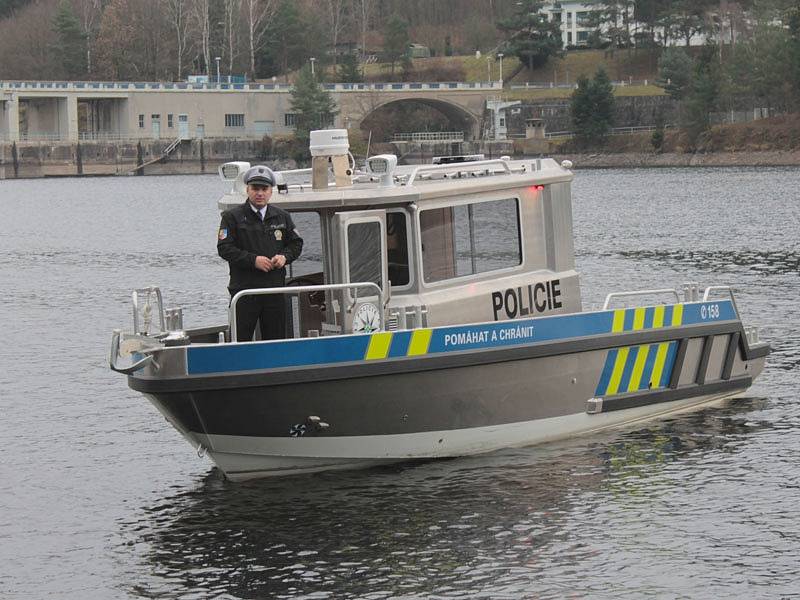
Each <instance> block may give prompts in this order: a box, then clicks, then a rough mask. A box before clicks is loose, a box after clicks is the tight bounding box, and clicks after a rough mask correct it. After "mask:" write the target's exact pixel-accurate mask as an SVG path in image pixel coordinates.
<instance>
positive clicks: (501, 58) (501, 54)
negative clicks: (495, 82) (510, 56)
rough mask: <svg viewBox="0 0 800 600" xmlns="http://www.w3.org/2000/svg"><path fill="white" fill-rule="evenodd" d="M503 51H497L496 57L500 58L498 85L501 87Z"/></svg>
mask: <svg viewBox="0 0 800 600" xmlns="http://www.w3.org/2000/svg"><path fill="white" fill-rule="evenodd" d="M503 56H504V55H503V53H502V52H498V53H497V58H499V59H500V87H503Z"/></svg>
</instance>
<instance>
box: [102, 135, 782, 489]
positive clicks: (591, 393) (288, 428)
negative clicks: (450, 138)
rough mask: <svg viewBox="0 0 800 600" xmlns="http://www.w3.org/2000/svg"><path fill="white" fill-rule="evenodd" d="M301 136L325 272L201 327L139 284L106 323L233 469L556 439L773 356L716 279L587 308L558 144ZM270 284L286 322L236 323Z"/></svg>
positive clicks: (732, 390) (664, 408)
mask: <svg viewBox="0 0 800 600" xmlns="http://www.w3.org/2000/svg"><path fill="white" fill-rule="evenodd" d="M320 140H322V141H320ZM311 150H312V156H314V164H313V166H312V169H309V170H305V171H292V172H282V173H278V174H277V177H278V185H277V187H278V190H279V191H280V192H281V193H279V194H275V195H274V197H273V200H272V202H274V203H275V204H276V205H278V206H280V207H282V208H284V209H286V210H289V211H291V212H293V213H297V214H304V213H305V214H310V215H315V216H316V217H317V219H318V223H319V235H320V240H321V243H320V244H319V247H320V248H322V272H317V273H311V274H305V275H304V276H302V277H294V278H292V279H291V280H290V282H289V285H288V286H287V287H286V288H277V289H264V290H246V291H243V292H239V293H238V294H237V295H236V296H235V297H234V298H233V299H232V302H231V307H230V314H229V315H228V322H227V323H224V324H221V325H216V326H211V327H204V328H198V329H191V330H185V329H184V328H183V321H182V312H181V310H180V309H172V310H169V311H165V310H164V308H163V302H162V299H161V294H160V290H159V289H158V288H145V289H142V290H137V291H136V292H135V293H134V328H133V332H132V333H122V332H121V331H119V330H116V331H115V332H114V334H113V336H112V348H111V360H110V365H111V368H112V369H114V370H116V371H120V372H122V373H125V374H127V375H128V384H129V385H130V387H132V388H133V389H135V390H137V391H140V392H142V393H143V394H145V395H146V396H147V397H148V398H149V399H150V400H151V401H152V402H153V404H154V405H155V406H156V407H157V408H158V410H160V411H161V412H162V413H163V414H164V416H165V417H166V418H167V419H168V420H169V422H170V423H172V424H173V425H174V426H175V428H176V429H177V430H178V431H180V432H181V434H183V436H184V437H185V438H186V439H187V440H188V441H189V442H190V443H191V444H192V445H193V446H194V447H195V448H197V449H198V451H199V452H200V453H201V454H202V453H208V456H209V457H210V458H211V459H212V460H213V461H214V462H215V463H216V465H217V466H218V467H220V469H221V470H222V471H223V472H224V473H225V475H226V476H227V477H229V478H231V479H235V480H245V479H250V478H257V477H263V476H271V475H287V474H294V473H303V472H316V471H325V470H334V469H349V468H356V467H364V466H374V465H376V464H380V463H389V462H396V461H405V460H412V459H426V458H447V457H455V456H468V455H475V454H481V453H486V452H491V451H494V450H497V449H500V448H509V447H515V446H523V445H529V444H535V443H541V442H547V441H553V440H558V439H567V438H570V437H572V436H575V435H578V434H585V433H589V432H595V431H599V430H602V429H606V428H611V427H616V426H619V425H622V424H626V423H631V422H635V421H638V420H642V419H646V418H650V417H653V416H663V415H667V414H669V413H671V412H673V411H676V410H683V409H685V408H687V407H692V406H700V405H702V404H704V403H706V402H711V401H715V400H718V399H721V398H725V397H730V396H734V395H736V394H739V393H742V392H743V391H745V390H747V389H748V388H749V387H750V385H751V384H752V382H753V380H754V379H755V378H756V377H758V375H759V374H760V373H761V371H762V369H763V366H764V361H765V359H766V357H767V355H768V354H769V351H770V348H769V346H768V345H767V344H766V343H764V342H762V341H760V340H759V336H758V332H757V330H756V329H755V328H754V327H745V326H744V325H743V323H742V321H741V318H740V315H739V311H738V307H737V305H736V300H735V298H734V295H733V292H732V290H731V289H730V287H728V286H709V287H706V288H705V289H701V288H700V287H699V286H698V285H697V284H685V285H683V286H682V287H681V288H680V289H674V288H664V289H649V290H634V291H616V292H614V293H611V294H608V296H606V300H605V303H604V305H603V307H602V309H601V310H593V311H584V310H583V302H582V295H581V285H580V277H579V274H578V272H577V271H576V269H575V257H574V249H573V232H572V200H571V182H572V179H573V174H572V171H571V167H572V165H571V164H569V163H568V162H566V161H565V162H564V163H562V164H557V163H556V162H555V161H553V160H545V159H536V160H521V161H510V160H505V159H496V160H486V161H480V160H479V161H473V162H461V163H453V164H440V165H421V166H415V167H397V165H396V163H397V159H396V157H394V156H392V155H380V156H375V157H371V158H369V159H368V160H367V166H368V169H367V171H366V172H353V166H352V165H351V164H350V163H349V161H348V159H347V156H346V153H347V137H346V132H344V131H338V130H332V131H321V132H312V148H311ZM329 163H330V164H332V165H333V171H332V172H330V173H329V171H328V165H329ZM247 167H249V165H247V164H245V163H228V164H226V165H223V166H222V167H221V168H220V174H221V175H222V176H223V178H225V179H227V180H230V181H231V182H232V183H233V188H232V190H231V192H230V193H229V194H228V195H226V196H225V197H224V198H223V199H222V200H221V201H220V208H227V207H230V206H233V205H238V204H241V203H242V202H243V201H244V198H245V196H244V186H243V182H242V175H243V173H244V171H245V170H246V168H247ZM309 233H310V232H304V235H307V234H309ZM276 239H280V238H276ZM261 294H286V295H288V296H290V297H291V299H292V311H291V312H292V318H291V323H292V325H291V328H290V329H291V331H289V332H287V333H288V334H289V335H288V337H289V338H290V339H286V340H270V341H258V340H256V341H249V340H248V341H235V340H237V336H236V331H235V324H236V307H237V304H238V301H239V298H241V297H243V296H245V295H261ZM232 340H233V341H232ZM123 354H127V355H130V356H132V358H133V363H132V364H130V365H129V366H122V365H121V363H120V360H121V355H123Z"/></svg>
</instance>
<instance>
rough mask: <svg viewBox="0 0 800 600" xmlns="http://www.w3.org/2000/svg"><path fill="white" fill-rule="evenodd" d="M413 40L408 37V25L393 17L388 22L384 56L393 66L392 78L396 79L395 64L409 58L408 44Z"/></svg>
mask: <svg viewBox="0 0 800 600" xmlns="http://www.w3.org/2000/svg"><path fill="white" fill-rule="evenodd" d="M410 41H411V39H410V38H409V37H408V23H407V22H406V21H404V20H403V19H401V18H400V17H398V16H397V15H394V16H392V18H391V19H389V20H388V21H387V22H386V29H385V31H384V34H383V56H384V60H385V61H386V62H389V63H391V64H392V77H394V66H395V63H397V62H398V61H400V62H401V63H402V62H403V60H402V59H403V57H406V58H408V44H409V43H410Z"/></svg>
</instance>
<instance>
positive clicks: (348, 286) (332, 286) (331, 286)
mask: <svg viewBox="0 0 800 600" xmlns="http://www.w3.org/2000/svg"><path fill="white" fill-rule="evenodd" d="M364 288H367V289H370V288H371V289H373V290H374V291H375V294H376V295H377V296H378V299H379V301H380V306H385V305H384V301H383V290H382V289H381V287H380V286H379V285H378V284H377V283H375V282H373V281H361V282H355V283H326V284H322V285H287V286H284V287H277V288H254V289H251V290H241V291H240V292H236V294H234V296H233V298H231V306H230V308H229V309H228V321H229V326H230V331H231V340H232V341H236V333H237V332H236V305H237V304H238V302H239V299H240V298H242V297H244V296H267V295H271V294H302V293H305V292H324V291H329V290H353V303H352V304H351V305H350V306H348V307H347V312H351V311H352V310H353V309H354V308H355V306H356V303H357V302H358V290H359V289H364ZM379 312H380V319H381V331H383V330H384V328H385V326H386V323H385V321H384V316H383V311H379Z"/></svg>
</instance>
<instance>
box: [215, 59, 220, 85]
mask: <svg viewBox="0 0 800 600" xmlns="http://www.w3.org/2000/svg"><path fill="white" fill-rule="evenodd" d="M214 60H215V61H217V85H219V81H220V78H219V61H220V60H221V58H220V57H219V56H215V57H214Z"/></svg>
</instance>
